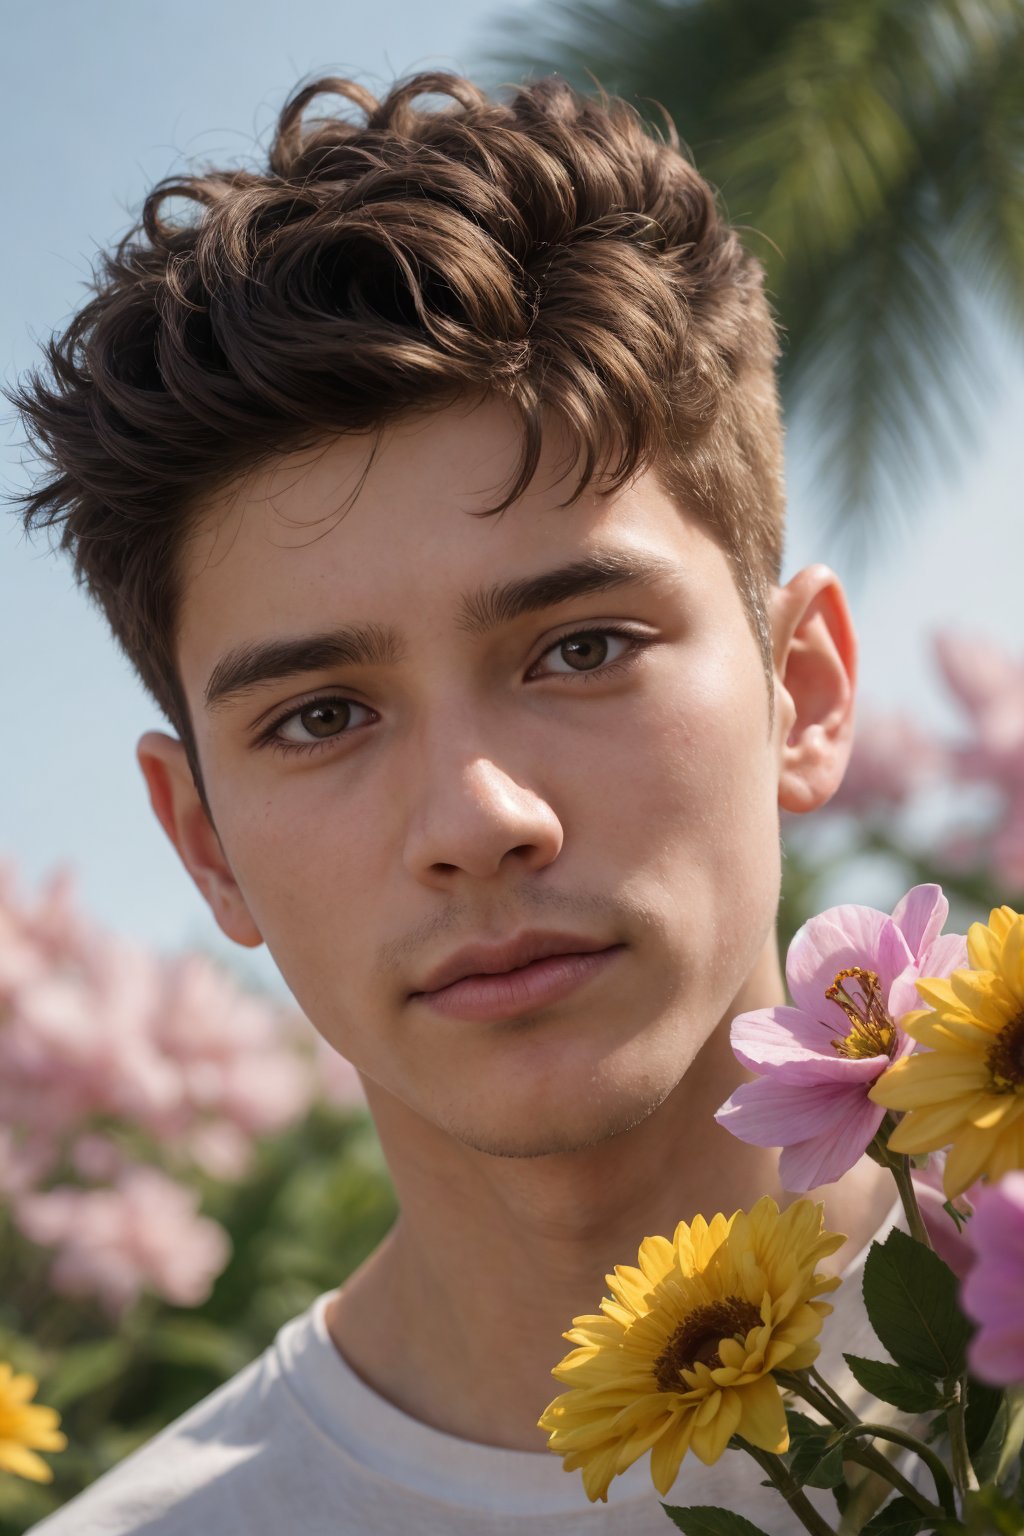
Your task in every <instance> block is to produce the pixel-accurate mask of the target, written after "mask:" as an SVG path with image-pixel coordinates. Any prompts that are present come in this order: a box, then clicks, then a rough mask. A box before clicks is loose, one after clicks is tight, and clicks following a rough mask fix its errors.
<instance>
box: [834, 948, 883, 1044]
mask: <svg viewBox="0 0 1024 1536" xmlns="http://www.w3.org/2000/svg"><path fill="white" fill-rule="evenodd" d="M848 983H853V985H848ZM855 989H856V990H855ZM857 992H859V994H860V995H859V996H857ZM825 996H826V997H827V998H828V1000H829V1002H832V1003H836V1004H837V1005H838V1007H840V1008H841V1009H842V1010H843V1012H844V1013H845V1014H846V1017H847V1018H848V1019H849V1021H850V1032H849V1034H848V1035H838V1036H836V1038H835V1039H833V1041H832V1049H833V1050H834V1051H837V1052H838V1053H839V1055H840V1056H846V1057H847V1058H849V1059H850V1060H861V1059H863V1058H864V1057H866V1056H888V1057H889V1058H890V1060H891V1058H892V1054H893V1051H894V1050H895V1047H896V1038H897V1030H896V1025H895V1024H894V1023H893V1021H892V1018H891V1016H890V1014H889V1010H888V1008H886V1006H885V1000H884V998H883V997H882V988H881V984H880V982H879V980H878V976H877V975H876V973H875V972H874V971H866V970H864V969H863V968H862V967H861V966H859V965H848V966H847V967H846V970H845V971H840V972H839V973H838V974H837V976H836V979H835V981H834V982H833V983H832V985H831V986H830V987H826V988H825ZM825 1027H826V1028H829V1027H830V1026H829V1025H826V1026H825Z"/></svg>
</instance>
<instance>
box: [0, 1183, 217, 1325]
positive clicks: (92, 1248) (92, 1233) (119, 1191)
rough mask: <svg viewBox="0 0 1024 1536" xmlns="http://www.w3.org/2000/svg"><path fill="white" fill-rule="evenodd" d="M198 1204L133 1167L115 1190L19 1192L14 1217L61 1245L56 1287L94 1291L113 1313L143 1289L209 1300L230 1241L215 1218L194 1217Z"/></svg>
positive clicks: (37, 1239)
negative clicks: (24, 1193) (20, 1195)
mask: <svg viewBox="0 0 1024 1536" xmlns="http://www.w3.org/2000/svg"><path fill="white" fill-rule="evenodd" d="M198 1205H199V1196H198V1194H196V1193H195V1192H193V1191H192V1190H188V1189H185V1188H183V1187H182V1185H180V1184H175V1183H174V1182H173V1181H172V1180H171V1179H169V1178H168V1177H167V1175H166V1174H164V1173H161V1172H160V1170H159V1169H157V1168H146V1167H140V1166H137V1167H132V1168H128V1169H126V1170H125V1171H124V1172H123V1173H122V1174H121V1176H120V1177H119V1178H118V1181H117V1183H116V1185H115V1186H114V1187H113V1188H109V1189H85V1190H83V1189H76V1188H74V1187H72V1186H69V1185H63V1186H60V1187H58V1188H56V1189H52V1190H48V1191H46V1192H44V1193H37V1194H28V1195H24V1196H22V1197H21V1198H20V1199H18V1200H17V1201H16V1202H15V1204H14V1219H15V1221H16V1222H17V1224H18V1226H19V1228H20V1229H21V1231H22V1232H23V1233H24V1235H25V1236H26V1237H27V1238H29V1240H30V1241H31V1242H34V1243H39V1244H41V1245H43V1246H44V1247H56V1248H57V1249H58V1253H57V1257H56V1259H55V1261H54V1264H53V1268H52V1270H51V1273H50V1283H51V1285H52V1286H53V1288H54V1290H55V1291H59V1292H60V1293H61V1294H62V1295H67V1296H93V1297H95V1298H96V1299H97V1300H98V1301H99V1302H100V1304H101V1306H103V1307H104V1308H105V1310H106V1311H107V1312H108V1313H109V1314H110V1315H111V1316H112V1317H115V1318H116V1317H119V1316H120V1315H121V1314H122V1313H123V1312H124V1311H125V1310H126V1309H127V1308H128V1307H129V1306H130V1305H131V1304H132V1303H133V1302H134V1301H135V1300H136V1298H137V1297H138V1295H139V1294H140V1292H141V1291H143V1290H149V1291H152V1292H154V1293H155V1294H156V1295H157V1296H159V1297H161V1298H162V1299H163V1300H164V1301H169V1302H171V1303H172V1305H174V1306H179V1307H194V1306H198V1305H199V1304H200V1303H201V1302H203V1301H205V1300H206V1298H207V1296H208V1295H209V1294H210V1290H211V1288H212V1286H213V1282H214V1280H215V1279H216V1277H217V1275H219V1274H220V1272H221V1270H222V1269H223V1268H224V1266H225V1264H226V1263H227V1261H228V1258H229V1256H230V1251H231V1245H230V1241H229V1239H228V1235H227V1233H226V1232H225V1231H224V1229H223V1228H222V1227H221V1226H220V1225H219V1224H218V1223H217V1222H215V1221H212V1220H210V1218H209V1217H207V1216H200V1215H198V1214H197V1208H198Z"/></svg>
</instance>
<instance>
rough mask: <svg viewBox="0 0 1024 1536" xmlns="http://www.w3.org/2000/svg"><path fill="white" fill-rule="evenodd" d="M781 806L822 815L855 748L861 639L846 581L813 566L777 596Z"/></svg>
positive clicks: (774, 597) (774, 626) (823, 567)
mask: <svg viewBox="0 0 1024 1536" xmlns="http://www.w3.org/2000/svg"><path fill="white" fill-rule="evenodd" d="M772 634H773V644H774V655H775V698H776V731H777V734H778V738H779V740H778V750H779V805H780V807H781V808H782V810H784V811H793V812H796V813H798V814H799V813H803V812H805V811H814V810H817V808H818V807H819V806H821V805H824V804H825V802H826V800H828V799H829V798H830V797H831V796H832V795H834V794H835V792H836V790H837V789H838V788H839V785H840V783H841V782H842V778H843V774H844V773H845V772H846V765H847V763H848V762H849V758H850V749H851V747H852V745H853V717H854V691H855V688H856V682H857V637H856V635H855V633H854V629H853V621H852V619H851V618H850V610H849V607H848V606H847V602H846V595H845V593H844V592H843V588H842V585H841V583H840V581H839V578H838V576H836V575H835V573H834V572H833V571H830V570H829V568H828V566H826V565H812V566H808V567H807V569H806V570H803V571H799V572H798V573H797V575H796V576H794V577H793V579H792V581H790V582H788V583H787V584H786V586H784V587H778V588H776V590H775V592H774V593H773V595H772Z"/></svg>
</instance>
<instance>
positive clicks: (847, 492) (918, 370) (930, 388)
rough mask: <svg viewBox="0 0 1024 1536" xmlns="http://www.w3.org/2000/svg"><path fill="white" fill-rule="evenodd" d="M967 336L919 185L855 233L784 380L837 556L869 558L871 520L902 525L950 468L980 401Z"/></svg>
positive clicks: (936, 221)
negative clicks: (925, 489)
mask: <svg viewBox="0 0 1024 1536" xmlns="http://www.w3.org/2000/svg"><path fill="white" fill-rule="evenodd" d="M973 329H974V328H973V326H972V324H971V313H970V296H969V294H967V293H966V292H965V291H964V288H963V285H962V284H961V283H959V282H958V280H957V276H956V273H955V269H954V268H953V266H952V265H951V263H950V260H949V257H948V253H947V252H946V251H945V250H944V249H943V237H942V227H941V218H940V217H939V209H938V205H937V199H936V198H935V195H934V190H933V189H932V188H931V187H930V185H929V184H928V182H927V181H926V180H925V179H923V178H922V180H921V182H920V183H919V184H918V185H917V186H916V187H912V188H907V189H905V191H904V203H903V210H902V217H900V218H898V219H894V218H892V217H891V216H890V215H889V213H888V212H886V213H885V214H884V215H883V216H880V217H879V218H878V219H876V220H875V221H874V223H873V224H872V225H871V226H869V227H868V228H866V229H865V230H863V231H862V233H861V236H860V238H859V240H858V246H857V251H856V255H855V256H848V257H847V259H846V260H845V261H844V263H843V265H842V270H841V271H839V272H837V273H836V274H835V277H834V281H833V283H832V284H831V285H830V287H829V288H828V290H827V292H824V293H823V294H822V295H820V301H819V303H818V305H817V308H816V312H815V313H814V314H813V315H812V316H810V317H808V318H807V320H806V322H805V324H804V326H803V332H802V337H801V346H800V350H799V355H798V357H797V359H796V362H795V365H794V366H793V369H792V373H791V379H790V384H791V389H792V399H793V401H794V404H795V416H796V420H797V422H798V423H799V426H800V428H801V437H802V438H803V439H804V440H805V441H806V442H807V443H808V444H809V445H810V449H809V451H810V456H811V458H812V461H813V464H814V471H815V473H814V478H815V479H816V480H817V481H818V482H819V483H820V484H821V486H822V488H823V490H824V492H825V495H824V497H823V500H824V507H823V521H824V522H825V523H826V524H827V526H828V528H829V531H830V532H831V533H833V534H834V535H838V540H839V542H840V544H841V545H842V546H844V550H845V553H846V554H847V556H848V557H849V558H851V559H855V560H857V561H858V562H859V560H860V559H861V558H862V557H863V556H864V555H866V554H867V553H869V552H870V550H871V548H872V547H873V545H874V544H875V542H876V541H877V535H878V534H879V532H880V530H881V525H882V524H883V521H884V522H886V523H895V524H897V525H899V524H903V525H904V526H905V525H906V524H907V522H908V513H909V511H910V509H911V508H912V506H913V504H914V502H915V501H916V500H917V499H918V498H919V496H920V491H921V486H922V484H923V483H925V482H927V481H928V480H929V479H931V478H933V477H934V476H936V475H937V474H943V473H944V474H947V475H948V474H951V473H953V472H954V471H955V470H956V468H957V465H958V460H959V457H960V455H961V453H962V451H963V450H964V449H965V448H966V447H967V445H968V444H969V443H970V441H971V440H972V437H973V433H974V430H975V427H976V424H977V421H978V415H979V410H980V407H981V404H982V402H983V399H984V390H985V383H984V370H983V368H982V366H981V363H980V360H979V358H978V356H977V353H976V351H975V349H974V346H973V345H972V336H973Z"/></svg>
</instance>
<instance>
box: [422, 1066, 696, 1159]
mask: <svg viewBox="0 0 1024 1536" xmlns="http://www.w3.org/2000/svg"><path fill="white" fill-rule="evenodd" d="M673 1087H674V1084H672V1083H669V1084H667V1085H666V1086H665V1089H664V1091H663V1092H662V1091H656V1090H654V1089H653V1087H652V1086H651V1085H650V1084H648V1085H646V1092H645V1093H643V1094H640V1095H638V1094H637V1093H636V1092H635V1091H634V1092H633V1093H629V1092H626V1091H625V1090H620V1092H619V1093H618V1094H607V1093H606V1094H605V1095H604V1096H603V1098H602V1101H601V1102H595V1101H594V1098H593V1097H586V1098H585V1097H584V1096H583V1095H582V1094H580V1093H579V1091H578V1089H575V1088H574V1089H573V1090H572V1092H571V1093H570V1094H569V1095H568V1098H567V1101H566V1103H564V1104H562V1105H556V1106H551V1105H550V1104H545V1105H544V1106H543V1107H542V1106H540V1105H539V1104H538V1103H537V1102H536V1100H534V1101H533V1102H532V1103H530V1102H527V1103H525V1104H522V1105H517V1104H516V1103H515V1102H510V1100H509V1098H508V1097H507V1096H506V1097H505V1098H504V1099H503V1101H502V1103H501V1106H500V1109H498V1108H495V1110H494V1112H493V1113H490V1114H487V1115H481V1116H475V1117H473V1118H472V1119H471V1118H470V1117H468V1116H467V1115H466V1114H465V1112H464V1106H459V1109H461V1110H462V1111H463V1112H462V1113H458V1112H457V1111H456V1112H455V1113H453V1114H452V1115H450V1116H445V1117H444V1118H443V1119H441V1118H439V1119H438V1120H437V1122H436V1123H437V1124H438V1126H439V1129H441V1130H442V1131H444V1132H445V1133H446V1134H447V1135H449V1136H451V1137H452V1138H453V1139H454V1140H455V1141H458V1142H461V1143H462V1145H463V1146H465V1147H470V1148H471V1149H472V1150H473V1151H474V1152H483V1153H486V1154H487V1155H488V1156H489V1157H515V1158H534V1157H564V1156H566V1155H567V1154H569V1153H572V1152H585V1151H587V1150H588V1149H591V1148H593V1147H599V1146H603V1145H604V1144H605V1143H607V1142H610V1141H614V1140H615V1138H616V1137H617V1136H623V1135H625V1134H626V1132H627V1131H631V1130H633V1129H634V1128H635V1127H636V1126H638V1125H642V1124H643V1122H644V1121H645V1120H647V1119H648V1118H649V1116H651V1115H652V1114H653V1113H654V1111H655V1110H656V1109H658V1108H659V1107H660V1106H661V1105H662V1104H663V1103H664V1102H665V1100H666V1099H667V1098H668V1096H669V1094H670V1093H671V1091H672V1088H673Z"/></svg>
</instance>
